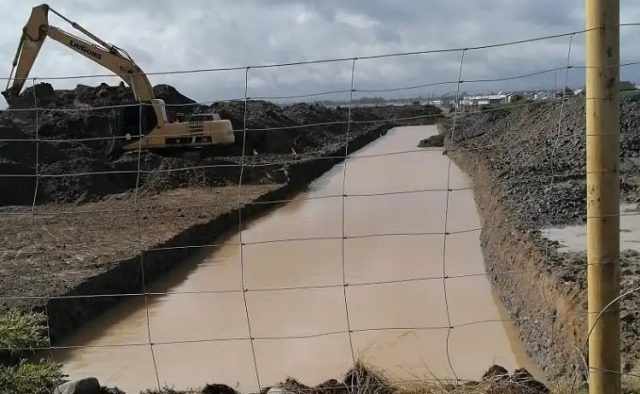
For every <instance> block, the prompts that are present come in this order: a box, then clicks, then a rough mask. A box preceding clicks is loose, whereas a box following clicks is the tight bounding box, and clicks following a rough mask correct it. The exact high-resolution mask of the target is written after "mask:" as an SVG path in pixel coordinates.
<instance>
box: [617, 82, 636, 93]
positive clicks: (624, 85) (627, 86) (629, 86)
mask: <svg viewBox="0 0 640 394" xmlns="http://www.w3.org/2000/svg"><path fill="white" fill-rule="evenodd" d="M629 90H637V88H636V85H634V84H633V83H632V82H629V81H620V91H621V92H625V91H629Z"/></svg>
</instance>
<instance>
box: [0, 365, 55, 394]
mask: <svg viewBox="0 0 640 394" xmlns="http://www.w3.org/2000/svg"><path fill="white" fill-rule="evenodd" d="M60 368H61V365H60V364H58V363H54V362H51V361H47V360H42V361H40V362H38V363H31V362H27V361H24V360H23V361H21V362H20V363H19V364H17V365H12V366H0V392H2V393H7V394H9V393H15V394H18V393H21V394H24V393H30V394H48V393H51V391H52V390H53V389H54V388H55V387H56V386H58V385H59V384H60V383H62V381H63V378H64V376H63V374H62V372H61V371H60Z"/></svg>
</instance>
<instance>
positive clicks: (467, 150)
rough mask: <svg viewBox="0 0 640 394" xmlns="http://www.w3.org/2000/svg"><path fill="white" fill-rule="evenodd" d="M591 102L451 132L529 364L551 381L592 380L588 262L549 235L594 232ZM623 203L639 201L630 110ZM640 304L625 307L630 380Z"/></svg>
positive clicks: (473, 122) (460, 124) (639, 108)
mask: <svg viewBox="0 0 640 394" xmlns="http://www.w3.org/2000/svg"><path fill="white" fill-rule="evenodd" d="M584 117H585V115H584V99H583V98H572V99H570V100H568V101H566V102H565V103H564V105H562V103H561V102H560V101H557V102H548V103H531V104H529V105H526V106H522V107H511V108H507V107H505V108H502V109H493V110H489V111H486V112H484V113H479V114H478V113H476V114H461V115H460V117H459V119H458V121H457V122H456V127H455V133H452V122H451V121H450V120H447V121H446V122H443V124H442V126H443V127H442V128H441V129H442V130H443V131H444V132H445V133H446V142H445V146H446V148H447V149H448V154H449V155H450V157H451V158H452V159H453V160H454V161H455V162H456V163H457V164H458V165H459V166H460V167H461V168H462V169H463V170H465V171H466V172H467V173H469V174H470V175H471V176H472V178H473V179H474V183H475V184H474V188H475V196H476V201H477V204H478V207H479V210H480V213H481V216H482V218H483V227H484V229H483V231H482V235H481V241H482V247H483V252H484V255H485V263H486V265H487V270H488V272H489V273H490V277H491V279H492V281H493V283H494V285H495V288H496V289H497V291H498V293H499V295H500V298H501V300H502V302H503V303H504V305H505V306H506V307H507V309H508V310H509V312H510V314H511V317H512V318H513V320H514V321H515V323H516V325H517V326H518V327H519V329H520V333H521V336H522V339H523V341H524V342H525V344H526V346H527V349H528V351H529V353H530V355H531V356H532V357H533V358H534V359H535V360H536V361H537V362H538V364H539V365H540V366H541V367H543V368H544V369H545V371H546V373H548V374H549V375H551V376H552V377H553V376H558V375H564V376H571V375H572V374H573V373H575V372H576V370H578V373H580V374H583V373H584V368H583V365H584V360H583V359H582V356H581V355H580V350H581V349H583V346H584V342H585V339H586V333H587V324H586V291H585V288H586V256H585V254H584V253H577V252H570V253H566V252H563V253H560V252H559V251H558V248H559V246H560V245H559V244H558V243H557V242H552V241H549V240H548V239H546V238H545V229H546V228H549V227H559V226H566V225H572V224H581V223H585V222H586V203H585V192H586V175H585V125H584ZM621 133H622V144H621V159H622V163H621V178H622V180H621V186H622V195H623V200H625V201H626V202H627V203H631V204H637V203H638V201H639V199H640V194H639V193H638V192H639V188H640V176H639V175H640V171H639V169H638V164H639V163H640V105H639V104H638V103H636V102H633V101H627V100H625V101H623V103H622V119H621ZM639 260H640V259H639V256H638V253H637V252H635V251H630V250H625V251H623V252H622V289H623V291H624V290H630V289H632V288H634V287H636V286H637V282H638V279H639V277H640V269H638V268H637V267H638V263H639V262H640V261H639ZM638 301H639V298H638V296H637V295H636V294H632V295H631V296H629V297H627V298H625V299H624V300H623V301H622V304H621V316H622V352H623V368H624V370H625V371H630V370H632V369H634V368H635V367H636V365H637V362H638V359H639V357H640V342H638V341H637V338H638V334H639V332H640V319H638V313H639V311H640V308H639V305H638V303H639V302H638Z"/></svg>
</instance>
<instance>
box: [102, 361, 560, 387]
mask: <svg viewBox="0 0 640 394" xmlns="http://www.w3.org/2000/svg"><path fill="white" fill-rule="evenodd" d="M103 392H104V393H105V394H126V393H124V392H123V391H120V390H118V389H106V388H105V389H103ZM260 392H261V394H267V393H278V394H355V393H358V394H418V393H421V394H472V393H487V394H548V393H549V392H550V390H549V389H548V388H547V387H546V386H545V385H544V384H543V383H541V382H539V381H537V380H535V379H534V378H533V376H532V375H531V374H530V373H529V372H528V371H527V370H526V369H519V370H516V371H514V372H513V373H509V372H508V371H507V370H506V369H505V368H503V367H501V366H499V365H494V366H492V367H491V368H489V370H488V371H487V372H486V373H485V374H484V376H483V377H482V380H480V381H470V382H466V383H460V384H458V385H454V384H448V383H445V382H434V381H426V380H425V381H423V382H422V381H420V380H415V381H412V382H411V383H410V384H409V385H399V384H396V383H394V382H393V381H392V380H390V379H388V378H387V377H386V376H385V375H384V373H382V372H379V371H376V370H375V369H373V368H371V367H368V366H365V365H364V364H362V363H357V364H356V366H355V367H353V368H352V369H351V370H349V371H348V372H347V373H346V374H345V375H344V377H343V378H342V379H341V380H337V379H330V380H327V381H326V382H324V383H321V384H319V385H317V386H314V387H312V386H307V385H305V384H303V383H300V382H299V381H297V380H296V379H293V378H288V379H287V380H285V381H284V382H282V383H279V384H277V385H275V386H273V387H266V388H264V389H262V390H261V391H260ZM142 394H238V393H237V391H236V390H234V389H233V388H231V387H229V386H226V385H224V384H209V385H206V386H205V387H203V388H202V389H197V390H189V391H178V390H174V389H171V388H165V389H162V390H159V391H155V390H148V391H146V392H144V393H142Z"/></svg>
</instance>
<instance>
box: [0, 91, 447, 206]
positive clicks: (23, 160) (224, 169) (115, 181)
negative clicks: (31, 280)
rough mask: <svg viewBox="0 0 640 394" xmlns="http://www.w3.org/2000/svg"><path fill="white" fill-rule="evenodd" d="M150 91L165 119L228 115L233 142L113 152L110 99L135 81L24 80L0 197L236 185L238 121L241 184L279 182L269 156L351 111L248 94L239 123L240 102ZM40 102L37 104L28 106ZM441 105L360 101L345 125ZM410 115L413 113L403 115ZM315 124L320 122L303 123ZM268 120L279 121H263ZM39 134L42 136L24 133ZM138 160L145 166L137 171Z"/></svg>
mask: <svg viewBox="0 0 640 394" xmlns="http://www.w3.org/2000/svg"><path fill="white" fill-rule="evenodd" d="M154 94H155V96H156V97H157V98H160V99H163V100H164V101H165V102H166V104H167V112H168V117H169V118H170V119H174V118H176V116H177V114H178V113H183V114H188V113H193V112H196V113H201V112H210V111H211V110H215V111H216V112H218V113H219V114H220V115H221V117H222V118H223V119H229V120H230V121H231V123H232V124H233V127H234V130H235V133H236V144H235V145H233V146H227V147H215V148H210V149H200V150H198V151H197V152H191V154H189V153H185V151H162V152H160V151H154V152H150V151H145V152H142V154H141V155H140V157H138V156H139V155H138V152H128V153H125V154H123V155H122V156H119V157H117V158H110V157H109V156H108V155H107V151H108V149H107V148H108V146H109V144H110V143H111V138H110V137H111V136H112V134H111V133H112V132H111V130H112V128H111V125H112V124H113V121H114V117H115V113H116V110H115V109H114V108H112V107H110V106H114V105H127V104H128V105H135V103H134V101H133V99H134V98H133V95H132V93H131V90H130V89H128V88H127V87H125V86H124V85H123V84H120V85H119V86H108V85H106V84H101V85H99V86H97V87H90V86H84V85H78V86H77V87H76V88H75V89H72V90H54V89H53V87H52V86H51V85H50V84H47V83H41V84H38V85H36V86H33V87H29V88H27V89H26V90H25V91H24V92H23V93H22V95H21V96H20V98H19V100H18V101H17V103H15V105H13V106H12V107H11V108H10V111H4V112H2V113H0V135H1V136H2V137H0V178H2V179H3V181H2V182H3V184H4V185H7V187H4V188H2V190H0V206H2V205H30V204H32V203H33V202H34V195H35V203H36V204H41V203H44V202H71V203H81V202H90V201H96V200H98V199H100V198H102V197H104V196H106V195H109V194H118V193H123V192H126V191H129V190H131V189H132V188H135V187H136V185H139V186H140V187H141V188H143V189H147V190H158V191H161V190H167V189H171V188H177V187H187V186H224V185H229V184H237V183H238V180H239V167H238V165H239V164H240V163H241V159H240V157H241V156H242V154H243V152H242V146H243V129H244V127H246V128H247V129H249V130H248V131H247V133H246V140H245V141H244V142H245V151H244V154H245V155H246V156H251V158H247V159H246V160H245V162H251V163H252V164H253V167H252V168H251V169H250V170H246V171H245V174H243V175H244V176H245V177H244V178H243V182H244V183H272V182H281V181H282V180H283V179H282V172H283V166H280V167H278V166H265V165H264V164H265V163H270V162H272V161H274V159H278V160H276V161H286V160H298V159H301V158H304V157H306V156H310V157H316V156H320V155H322V154H323V152H325V151H326V150H327V149H332V148H334V147H335V145H336V144H341V143H344V142H345V132H346V130H347V125H346V122H347V119H348V111H347V109H345V108H338V109H331V108H327V107H324V106H320V105H314V104H295V105H289V106H278V105H276V104H273V103H269V102H265V101H249V102H248V103H247V108H246V112H247V117H246V125H245V117H244V113H245V103H244V102H242V101H241V102H221V103H215V104H213V105H211V106H204V105H199V104H196V103H195V101H194V100H192V99H190V98H188V97H186V96H184V95H182V94H181V93H180V92H178V91H177V90H176V89H175V88H173V87H172V86H169V85H157V86H155V87H154ZM36 103H37V106H38V108H40V110H38V111H32V110H30V109H31V108H34V105H35V104H36ZM11 110H14V111H11ZM439 114H440V111H439V110H438V109H437V108H435V107H432V106H419V105H416V106H407V107H393V106H383V107H374V108H366V109H357V110H354V112H353V116H352V119H353V120H355V121H367V122H366V123H361V124H353V125H352V128H351V132H352V133H354V134H358V133H362V132H364V131H366V130H369V129H371V128H373V127H378V126H380V125H381V123H384V122H387V121H388V122H389V125H392V124H407V123H409V122H413V123H415V122H419V123H432V122H433V121H435V119H436V117H437V116H439ZM415 117H419V118H418V119H415V120H409V121H405V122H402V121H399V119H404V118H415ZM317 123H320V125H316V126H309V124H317ZM269 128H277V129H276V130H265V129H269ZM36 135H37V136H38V137H39V139H40V143H38V144H36V143H35V142H34V141H28V140H29V139H34V138H35V136H36ZM78 139H81V140H80V141H77V140H78ZM82 139H83V140H82ZM24 140H27V141H24ZM74 140H76V141H74ZM278 155H280V156H282V157H280V156H278ZM283 155H284V156H283ZM36 163H37V164H36ZM194 167H196V169H194ZM138 168H139V169H140V170H142V171H141V172H140V173H138ZM185 168H186V169H185ZM36 175H39V177H38V178H39V180H38V182H36ZM36 191H37V193H36Z"/></svg>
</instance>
